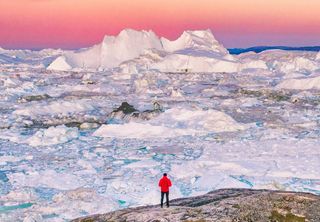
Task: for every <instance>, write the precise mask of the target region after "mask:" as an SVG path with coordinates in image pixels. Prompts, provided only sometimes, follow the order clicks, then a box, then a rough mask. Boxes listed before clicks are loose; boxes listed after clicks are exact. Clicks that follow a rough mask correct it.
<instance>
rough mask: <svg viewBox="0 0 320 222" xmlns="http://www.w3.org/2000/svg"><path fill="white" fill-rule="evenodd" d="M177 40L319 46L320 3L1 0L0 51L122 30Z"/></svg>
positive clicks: (95, 39)
mask: <svg viewBox="0 0 320 222" xmlns="http://www.w3.org/2000/svg"><path fill="white" fill-rule="evenodd" d="M125 28H132V29H137V30H153V31H154V32H155V33H156V34H157V35H159V36H164V37H167V38H169V39H171V40H174V39H176V38H177V37H178V36H180V35H181V33H182V32H183V31H184V30H198V29H211V30H212V32H213V34H214V35H215V37H216V38H217V39H218V40H219V41H220V42H221V43H222V44H223V45H224V46H225V47H228V48H232V47H250V46H261V45H285V46H314V45H320V0H0V47H3V48H9V49H18V48H21V49H22V48H23V49H24V48H28V49H40V48H63V49H75V48H81V47H88V46H91V45H93V44H96V43H99V42H101V41H102V39H103V37H104V36H105V35H117V34H118V33H119V32H120V31H121V30H122V29H125Z"/></svg>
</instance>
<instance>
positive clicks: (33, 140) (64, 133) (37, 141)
mask: <svg viewBox="0 0 320 222" xmlns="http://www.w3.org/2000/svg"><path fill="white" fill-rule="evenodd" d="M78 136H79V132H78V129H77V128H69V127H66V126H56V127H54V126H52V127H50V128H48V129H41V130H39V131H37V132H36V133H35V134H34V135H33V136H31V137H30V138H28V139H27V140H26V142H27V143H28V144H29V145H31V146H50V145H55V144H60V143H66V142H68V141H70V140H73V139H76V138H78Z"/></svg>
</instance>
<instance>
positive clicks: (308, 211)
mask: <svg viewBox="0 0 320 222" xmlns="http://www.w3.org/2000/svg"><path fill="white" fill-rule="evenodd" d="M94 221H96V222H104V221H108V222H116V221H119V222H120V221H121V222H125V221H136V222H139V221H149V222H161V221H184V222H191V221H193V222H206V221H219V222H227V221H232V222H236V221H239V222H245V221H247V222H260V221H261V222H263V221H268V222H304V221H306V222H307V221H310V222H311V221H314V222H319V221H320V196H317V195H313V194H309V193H295V192H284V191H270V190H250V189H222V190H217V191H212V192H210V193H208V194H205V195H202V196H197V197H190V198H182V199H176V200H173V201H171V207H170V208H163V209H162V208H160V207H159V205H156V206H145V207H138V208H129V209H125V210H119V211H115V212H111V213H107V214H101V215H93V216H89V217H85V218H79V219H75V220H74V222H94Z"/></svg>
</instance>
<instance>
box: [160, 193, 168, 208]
mask: <svg viewBox="0 0 320 222" xmlns="http://www.w3.org/2000/svg"><path fill="white" fill-rule="evenodd" d="M164 195H166V200H167V202H166V204H167V207H169V192H161V207H163V199H164Z"/></svg>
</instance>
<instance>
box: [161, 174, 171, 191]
mask: <svg viewBox="0 0 320 222" xmlns="http://www.w3.org/2000/svg"><path fill="white" fill-rule="evenodd" d="M171 186H172V184H171V180H170V179H169V178H168V177H166V176H163V177H162V178H161V180H160V181H159V187H161V192H165V193H166V192H169V187H171Z"/></svg>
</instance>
